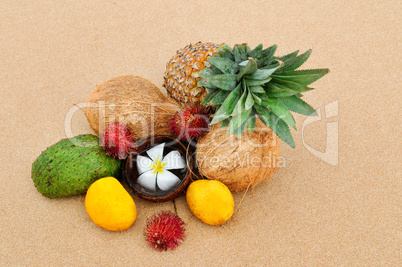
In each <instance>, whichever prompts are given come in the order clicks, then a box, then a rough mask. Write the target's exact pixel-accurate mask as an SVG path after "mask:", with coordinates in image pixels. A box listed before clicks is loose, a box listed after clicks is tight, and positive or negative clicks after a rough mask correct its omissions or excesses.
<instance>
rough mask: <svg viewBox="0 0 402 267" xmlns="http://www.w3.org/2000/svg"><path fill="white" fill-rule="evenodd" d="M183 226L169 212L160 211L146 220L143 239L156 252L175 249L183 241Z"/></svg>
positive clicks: (174, 215)
mask: <svg viewBox="0 0 402 267" xmlns="http://www.w3.org/2000/svg"><path fill="white" fill-rule="evenodd" d="M184 231H185V224H184V222H183V220H182V219H180V217H179V216H177V215H176V214H174V213H172V212H170V211H162V212H160V213H159V214H156V215H153V216H152V217H151V218H149V219H148V220H147V226H146V228H145V232H144V235H145V239H146V240H147V241H148V242H149V245H150V246H151V247H153V248H154V249H156V250H159V251H166V250H168V249H171V250H173V249H175V248H176V247H177V246H178V245H180V244H181V241H183V239H184V236H185V235H184Z"/></svg>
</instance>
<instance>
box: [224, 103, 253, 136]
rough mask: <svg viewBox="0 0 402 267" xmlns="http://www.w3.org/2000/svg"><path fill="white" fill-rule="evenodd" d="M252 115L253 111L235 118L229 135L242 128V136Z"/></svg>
mask: <svg viewBox="0 0 402 267" xmlns="http://www.w3.org/2000/svg"><path fill="white" fill-rule="evenodd" d="M250 113H251V109H249V110H247V111H245V112H243V113H240V114H237V115H235V116H233V117H232V119H231V120H230V122H229V126H228V133H232V132H234V131H235V130H236V129H237V128H239V127H242V130H241V131H240V134H241V133H242V132H243V130H244V127H245V126H246V122H247V119H248V117H249V115H250ZM237 133H238V132H237ZM237 135H239V134H237Z"/></svg>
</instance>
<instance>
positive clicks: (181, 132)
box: [169, 104, 211, 141]
mask: <svg viewBox="0 0 402 267" xmlns="http://www.w3.org/2000/svg"><path fill="white" fill-rule="evenodd" d="M210 114H211V111H210V109H209V108H208V107H205V106H203V105H201V104H194V105H192V106H191V107H189V108H188V109H186V110H185V111H183V112H177V113H176V115H175V116H173V117H172V119H171V122H170V124H169V126H170V130H171V132H172V135H173V136H175V137H177V138H179V139H181V140H186V141H191V140H192V139H194V140H197V139H199V138H201V137H202V136H204V135H205V134H206V133H207V132H208V131H209V124H210V121H211V115H210Z"/></svg>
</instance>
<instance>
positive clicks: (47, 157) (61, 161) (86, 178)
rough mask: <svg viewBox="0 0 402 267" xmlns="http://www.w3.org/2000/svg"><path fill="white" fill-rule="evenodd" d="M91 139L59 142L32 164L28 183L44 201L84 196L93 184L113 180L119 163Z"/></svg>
mask: <svg viewBox="0 0 402 267" xmlns="http://www.w3.org/2000/svg"><path fill="white" fill-rule="evenodd" d="M98 143H99V138H98V137H97V136H95V135H91V134H86V135H79V136H76V137H74V138H71V139H69V138H66V139H62V140H60V141H59V142H57V143H56V144H54V145H52V146H51V147H49V148H47V149H46V150H45V151H43V152H42V154H41V155H40V156H39V157H38V158H37V159H36V160H35V162H34V163H33V164H32V180H33V181H34V183H35V186H36V188H37V189H38V191H39V192H40V193H41V194H43V195H44V196H46V197H49V198H57V197H65V196H73V195H78V194H83V193H86V191H87V190H88V188H89V186H90V185H91V184H92V183H93V182H95V181H96V180H98V179H100V178H103V177H107V176H112V177H117V176H118V175H119V171H120V164H121V162H120V161H119V160H117V159H114V158H112V157H110V156H108V155H107V154H106V152H105V151H104V150H103V149H102V147H101V146H99V144H98Z"/></svg>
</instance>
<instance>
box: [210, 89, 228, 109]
mask: <svg viewBox="0 0 402 267" xmlns="http://www.w3.org/2000/svg"><path fill="white" fill-rule="evenodd" d="M229 94H230V92H229V91H225V90H220V91H218V93H217V94H215V95H214V96H213V97H212V98H211V99H210V100H209V101H208V103H210V104H211V105H212V106H216V105H221V104H223V102H224V101H225V99H226V98H227V97H228V95H229Z"/></svg>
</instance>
